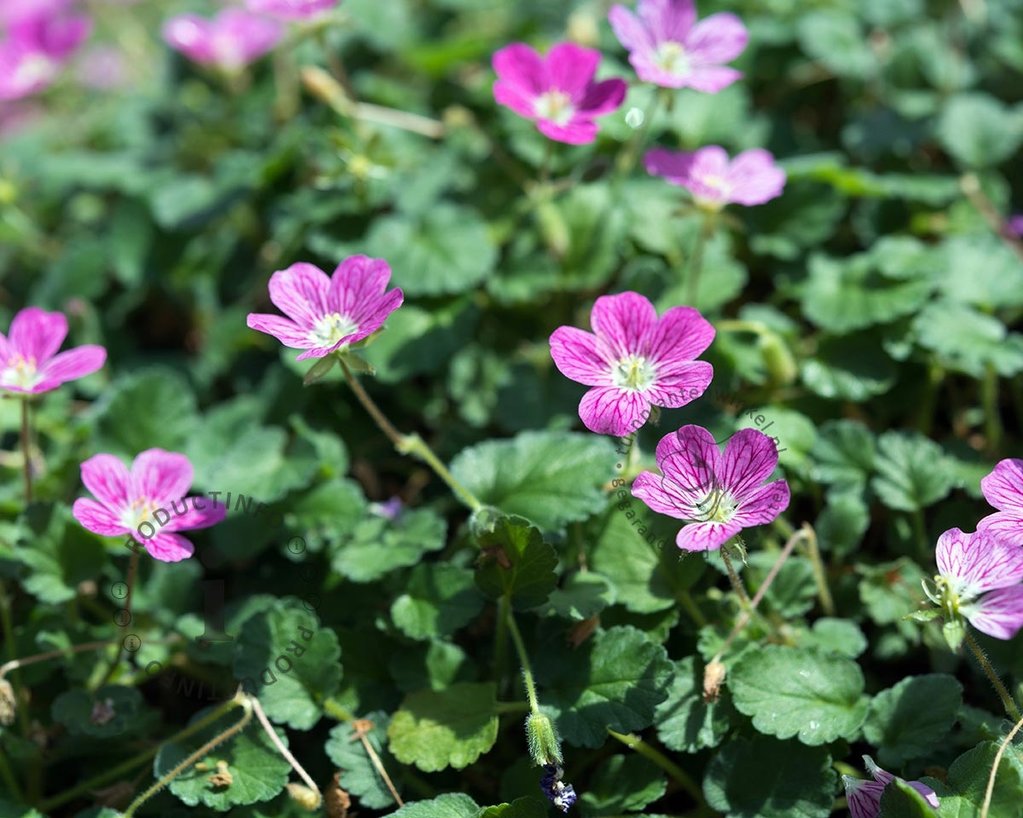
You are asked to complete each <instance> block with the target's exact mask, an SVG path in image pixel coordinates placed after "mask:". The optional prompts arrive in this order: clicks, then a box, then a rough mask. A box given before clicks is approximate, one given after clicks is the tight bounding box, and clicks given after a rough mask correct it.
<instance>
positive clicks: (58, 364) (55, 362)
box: [35, 344, 107, 392]
mask: <svg viewBox="0 0 1023 818" xmlns="http://www.w3.org/2000/svg"><path fill="white" fill-rule="evenodd" d="M106 360H107V351H106V350H105V349H104V348H103V347H101V346H97V345H95V344H86V345H85V346H80V347H75V348H74V349H69V350H67V351H66V352H61V353H59V354H57V355H54V356H53V357H52V358H50V360H48V361H47V362H46V363H45V364H43V365H42V367H40V370H39V374H40V375H42V376H43V380H42V381H40V382H39V384H38V385H37V386H36V387H35V388H36V390H37V391H40V392H42V391H47V390H50V389H54V388H56V387H57V386H60V384H62V383H67V382H68V381H73V380H76V379H77V378H84V377H85V376H86V375H91V374H92V373H93V372H96V371H97V370H98V369H100V367H102V366H103V364H104V363H106Z"/></svg>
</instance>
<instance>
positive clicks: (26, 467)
mask: <svg viewBox="0 0 1023 818" xmlns="http://www.w3.org/2000/svg"><path fill="white" fill-rule="evenodd" d="M30 431H31V428H30V424H29V408H28V398H27V397H24V398H22V399H21V453H22V474H23V475H24V477H25V505H26V506H27V505H28V504H29V503H31V502H32V455H31V453H30V449H31V446H30V442H29V439H30V437H31V435H30Z"/></svg>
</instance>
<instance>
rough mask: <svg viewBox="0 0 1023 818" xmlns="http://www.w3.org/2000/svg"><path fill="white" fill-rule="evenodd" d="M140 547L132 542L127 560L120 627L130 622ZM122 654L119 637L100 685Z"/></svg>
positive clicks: (113, 672) (122, 647) (107, 679)
mask: <svg viewBox="0 0 1023 818" xmlns="http://www.w3.org/2000/svg"><path fill="white" fill-rule="evenodd" d="M141 550H142V547H141V546H140V545H138V544H137V543H132V549H131V558H130V559H129V560H128V577H127V579H126V580H125V585H126V586H127V590H126V591H125V596H124V608H123V609H122V610H123V611H124V625H122V626H121V627H122V628H127V627H128V626H129V625H130V624H131V597H132V592H133V590H134V588H135V577H136V576H137V575H138V571H139V552H140V551H141ZM123 655H124V639H121V640H120V641H119V642H118V643H117V652H116V653H115V654H114V661H113V662H112V663H111V664H110V668H109V669H108V670H107V672H106V675H105V676H104V677H103V681H102V682H100V684H101V685H103V684H106V683H107V682H109V681H110V679H111V678H112V677H113V675H114V674H115V673H116V672H117V666H118V665H119V664H120V663H121V657H122V656H123Z"/></svg>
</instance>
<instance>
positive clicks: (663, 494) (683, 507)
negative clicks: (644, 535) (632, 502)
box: [632, 471, 692, 520]
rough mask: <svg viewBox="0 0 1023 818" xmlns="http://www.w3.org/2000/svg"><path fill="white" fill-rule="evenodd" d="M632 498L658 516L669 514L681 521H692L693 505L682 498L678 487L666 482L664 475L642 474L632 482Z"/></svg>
mask: <svg viewBox="0 0 1023 818" xmlns="http://www.w3.org/2000/svg"><path fill="white" fill-rule="evenodd" d="M672 489H675V490H672ZM632 496H633V497H636V498H637V499H639V500H642V501H643V502H644V503H646V504H647V506H649V507H650V508H651V509H652V510H654V511H656V512H657V513H658V514H667V515H668V516H669V517H675V518H676V519H679V520H689V519H692V505H691V503H689V502H688V501H687V500H685V499H684V498H682V497H681V492H680V491H679V490H678V488H677V486H673V484H672V483H671V482H670V481H666V480H665V478H664V477H663V475H660V474H655V473H654V472H652V471H645V472H641V473H640V474H639V475H638V476H637V477H636V479H635V480H633V481H632Z"/></svg>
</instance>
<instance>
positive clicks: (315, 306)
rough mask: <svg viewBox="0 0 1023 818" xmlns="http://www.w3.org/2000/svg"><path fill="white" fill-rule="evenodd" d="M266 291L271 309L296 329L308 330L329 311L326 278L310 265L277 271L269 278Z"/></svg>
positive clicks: (300, 264) (298, 264) (327, 279)
mask: <svg viewBox="0 0 1023 818" xmlns="http://www.w3.org/2000/svg"><path fill="white" fill-rule="evenodd" d="M269 288H270V300H271V301H273V303H274V306H275V307H277V309H279V310H280V311H281V312H283V313H284V314H285V315H286V316H288V318H290V319H291V320H292V321H294V322H295V323H296V324H298V325H299V326H302V327H308V328H310V329H311V328H312V327H313V325H314V324H315V323H316V321H317V320H318V319H320V318H322V317H323V316H324V315H326V314H327V312H329V310H328V309H327V292H328V290H329V288H330V278H329V277H328V276H327V274H326V273H325V272H323V270H321V269H320V268H319V267H316V266H314V265H312V264H306V263H304V262H299V263H297V264H292V265H291V266H290V267H288V268H287V269H286V270H278V271H277V272H276V273H274V274H273V275H272V276H270V285H269Z"/></svg>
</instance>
